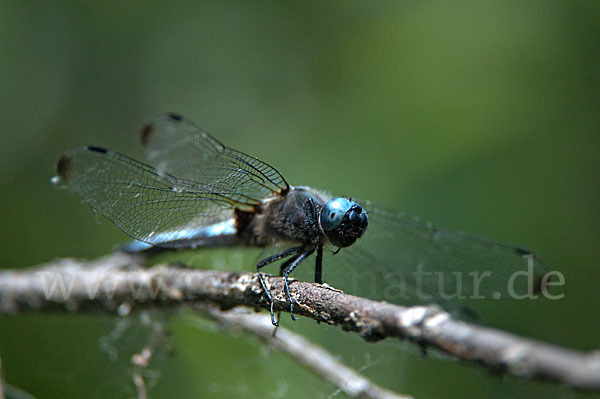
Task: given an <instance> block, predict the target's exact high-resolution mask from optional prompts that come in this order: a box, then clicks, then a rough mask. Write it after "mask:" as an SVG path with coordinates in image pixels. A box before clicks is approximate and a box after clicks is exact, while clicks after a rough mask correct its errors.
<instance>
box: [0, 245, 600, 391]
mask: <svg viewBox="0 0 600 399" xmlns="http://www.w3.org/2000/svg"><path fill="white" fill-rule="evenodd" d="M137 261H138V259H137V258H135V257H132V256H131V255H125V254H113V255H109V256H107V257H104V258H100V259H98V260H95V261H91V262H81V261H75V260H71V259H63V260H59V261H57V262H54V263H50V264H46V265H42V266H40V267H37V268H32V269H27V270H12V271H11V270H7V271H3V272H0V314H2V313H4V314H7V313H8V314H14V313H19V312H24V311H30V310H53V309H54V310H68V311H88V310H100V311H115V310H117V311H120V310H122V309H129V308H130V307H132V306H137V307H139V306H144V305H159V306H175V305H180V304H186V303H188V304H189V303H192V304H197V303H198V302H204V301H209V302H213V303H216V304H218V305H219V306H220V307H221V308H222V309H229V308H233V307H235V306H240V305H244V306H248V307H251V308H254V309H268V306H269V304H268V303H267V301H266V297H265V296H264V295H263V292H262V290H261V288H260V284H259V282H258V279H257V277H256V275H255V274H252V273H231V272H223V271H216V270H199V269H190V268H181V267H175V266H168V265H165V266H157V267H152V268H144V267H142V266H139V265H137V264H136V262H137ZM267 284H269V285H270V287H271V293H272V295H273V298H274V300H275V309H276V310H281V311H287V310H288V309H289V304H288V303H287V301H286V296H285V294H284V292H283V279H282V278H279V277H267ZM290 288H291V290H292V296H293V298H294V300H295V301H296V302H297V306H296V307H295V311H296V313H297V314H298V315H303V316H306V317H310V318H312V319H314V320H317V321H319V322H322V323H328V324H332V325H337V326H340V327H342V328H343V329H344V330H346V331H353V332H357V333H359V334H360V335H361V336H362V337H363V338H365V339H366V340H369V341H376V340H379V339H383V338H392V337H395V338H400V339H408V340H410V341H412V342H416V343H418V344H419V345H421V346H426V347H431V348H436V349H439V350H441V351H443V352H445V353H447V354H448V355H450V356H452V357H454V358H456V359H459V360H463V361H468V362H473V363H477V364H480V365H482V366H484V367H486V368H488V369H493V370H499V371H505V372H506V373H508V374H511V375H514V376H517V377H521V378H527V379H546V380H552V381H555V382H558V383H561V384H564V385H568V386H571V387H575V388H578V389H584V390H593V391H600V353H599V352H589V353H584V352H578V351H574V350H569V349H564V348H560V347H557V346H553V345H550V344H546V343H543V342H539V341H535V340H532V339H527V338H523V337H519V336H517V335H514V334H511V333H507V332H504V331H500V330H496V329H492V328H487V327H482V326H477V325H473V324H469V323H466V322H463V321H459V320H455V319H453V318H452V317H451V316H450V315H449V314H448V313H446V312H444V311H443V310H441V309H440V308H438V307H437V306H435V305H430V306H414V307H402V306H396V305H392V304H389V303H385V302H376V301H372V300H368V299H365V298H360V297H356V296H352V295H347V294H344V293H342V292H341V291H338V290H335V289H332V288H331V287H328V286H326V285H319V284H311V283H304V282H300V281H294V282H293V283H292V284H291V285H290Z"/></svg>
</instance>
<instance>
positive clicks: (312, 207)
mask: <svg viewBox="0 0 600 399" xmlns="http://www.w3.org/2000/svg"><path fill="white" fill-rule="evenodd" d="M307 208H308V212H309V213H310V217H311V220H312V224H313V227H314V229H315V234H316V236H318V237H320V238H319V243H318V244H317V260H316V262H315V283H317V284H322V283H323V238H322V237H321V235H322V233H321V229H320V227H319V216H318V215H319V210H318V209H317V205H316V204H315V201H314V200H313V199H312V198H309V199H308V201H307ZM282 270H283V268H282Z"/></svg>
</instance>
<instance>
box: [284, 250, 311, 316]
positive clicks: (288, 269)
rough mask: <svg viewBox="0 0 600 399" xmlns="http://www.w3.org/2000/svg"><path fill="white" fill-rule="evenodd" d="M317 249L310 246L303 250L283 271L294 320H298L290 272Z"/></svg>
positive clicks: (291, 314) (286, 292)
mask: <svg viewBox="0 0 600 399" xmlns="http://www.w3.org/2000/svg"><path fill="white" fill-rule="evenodd" d="M314 251H315V247H310V248H308V249H307V250H306V251H304V252H302V253H301V254H300V255H298V256H296V257H295V258H294V261H293V262H292V263H290V264H289V265H288V266H287V267H286V268H285V270H284V271H283V284H284V286H285V294H286V295H287V297H288V301H290V316H291V317H292V320H298V319H297V318H295V317H294V300H293V299H292V294H291V293H290V286H289V284H288V277H289V276H290V273H291V272H292V271H293V270H294V269H295V268H296V266H298V265H299V264H300V263H302V261H303V260H304V259H306V258H307V257H308V256H310V254H312V253H313V252H314Z"/></svg>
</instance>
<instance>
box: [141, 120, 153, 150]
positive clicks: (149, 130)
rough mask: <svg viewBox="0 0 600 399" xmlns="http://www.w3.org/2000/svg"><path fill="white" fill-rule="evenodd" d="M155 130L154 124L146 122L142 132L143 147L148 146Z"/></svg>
mask: <svg viewBox="0 0 600 399" xmlns="http://www.w3.org/2000/svg"><path fill="white" fill-rule="evenodd" d="M154 130H155V129H154V123H153V122H146V123H145V124H144V126H142V131H141V132H140V140H141V142H142V145H143V146H146V145H147V144H148V141H150V137H151V136H152V134H153V133H154Z"/></svg>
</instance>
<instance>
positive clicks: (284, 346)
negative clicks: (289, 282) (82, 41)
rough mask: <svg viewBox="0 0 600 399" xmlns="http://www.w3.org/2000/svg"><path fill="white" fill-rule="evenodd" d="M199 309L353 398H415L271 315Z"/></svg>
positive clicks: (204, 307)
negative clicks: (378, 381)
mask: <svg viewBox="0 0 600 399" xmlns="http://www.w3.org/2000/svg"><path fill="white" fill-rule="evenodd" d="M196 309H197V310H200V311H201V312H203V313H205V314H207V315H208V316H209V317H210V318H212V319H213V320H215V321H217V322H218V323H220V324H222V325H224V326H226V327H228V328H238V329H241V330H243V331H245V332H247V333H250V334H252V335H254V336H256V337H258V338H259V339H261V340H262V341H265V342H266V343H268V344H269V345H270V346H271V347H273V348H275V349H278V350H280V351H282V352H284V353H286V354H287V355H289V356H291V357H293V358H295V359H296V360H298V362H300V363H301V364H303V365H304V366H306V367H307V368H308V369H310V370H311V371H313V372H314V373H315V374H317V375H318V376H320V377H322V378H324V379H325V380H327V381H329V382H330V383H332V384H333V385H335V386H337V387H338V388H339V389H340V390H341V391H343V392H344V393H346V395H348V396H349V397H351V398H365V399H411V397H410V396H405V395H398V394H396V393H394V392H391V391H388V390H386V389H383V388H381V387H379V386H377V385H375V384H374V383H372V382H371V381H370V380H368V379H367V378H365V377H363V376H362V375H360V374H359V373H357V372H356V371H354V370H353V369H351V368H349V367H346V366H345V365H344V364H342V363H341V362H340V361H339V360H337V359H336V358H335V356H333V355H331V354H330V353H329V352H327V351H326V350H325V349H323V348H321V347H319V346H317V345H315V344H313V343H312V342H310V341H308V340H306V339H305V338H303V337H301V336H300V335H298V334H296V333H294V332H292V331H290V330H287V329H285V328H283V327H277V329H276V330H274V327H273V325H272V324H271V317H270V316H264V315H258V314H250V313H248V312H243V311H241V309H233V310H230V311H226V312H224V311H221V310H219V309H218V308H217V307H215V306H206V305H198V306H196ZM275 331H276V333H274V332H275Z"/></svg>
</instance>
